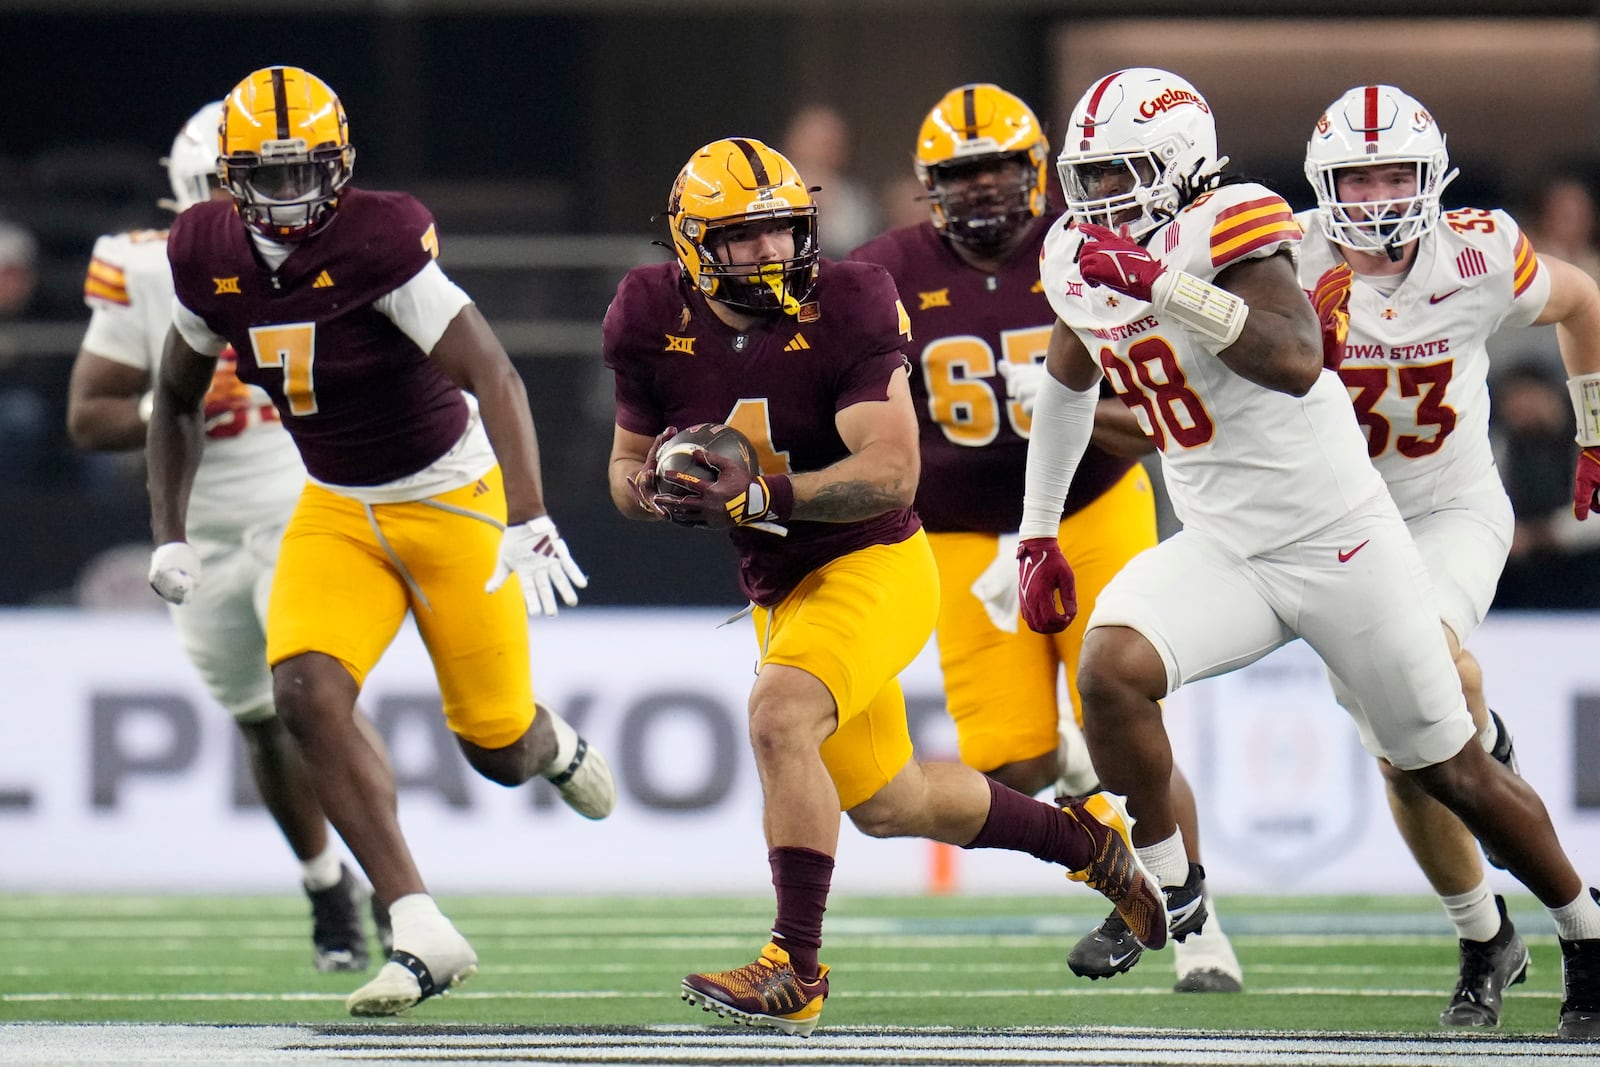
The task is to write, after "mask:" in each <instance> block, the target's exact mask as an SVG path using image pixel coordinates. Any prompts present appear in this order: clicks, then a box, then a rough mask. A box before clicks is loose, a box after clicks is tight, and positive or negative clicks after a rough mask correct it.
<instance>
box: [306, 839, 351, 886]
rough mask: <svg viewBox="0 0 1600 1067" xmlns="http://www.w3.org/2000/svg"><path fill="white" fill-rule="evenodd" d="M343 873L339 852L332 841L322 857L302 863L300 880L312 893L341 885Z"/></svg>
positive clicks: (314, 857)
mask: <svg viewBox="0 0 1600 1067" xmlns="http://www.w3.org/2000/svg"><path fill="white" fill-rule="evenodd" d="M343 873H344V868H343V865H342V864H341V863H340V862H339V850H338V849H336V848H334V847H333V842H332V841H329V842H328V847H327V848H325V849H323V850H322V852H321V854H320V855H316V856H312V857H311V858H310V859H308V860H301V861H300V880H301V881H302V882H304V883H305V884H306V888H307V889H309V890H311V891H312V892H316V891H317V890H319V889H332V888H333V887H334V886H336V885H338V884H339V879H340V877H341V876H342V875H343Z"/></svg>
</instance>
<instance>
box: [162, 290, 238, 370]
mask: <svg viewBox="0 0 1600 1067" xmlns="http://www.w3.org/2000/svg"><path fill="white" fill-rule="evenodd" d="M172 324H173V325H174V326H176V327H177V328H178V333H180V334H182V335H183V339H184V340H185V341H187V342H188V344H189V347H190V348H192V349H194V350H195V351H196V352H198V353H200V354H201V355H202V356H216V355H220V354H221V353H222V350H223V349H224V348H227V347H228V342H227V340H226V339H225V338H223V337H221V336H219V335H218V334H216V333H214V332H213V331H212V329H211V327H209V326H207V325H206V320H205V319H202V318H201V317H200V316H199V315H196V314H195V313H194V312H192V311H190V310H189V309H188V308H186V307H184V306H183V301H181V300H179V299H178V298H177V297H173V298H172Z"/></svg>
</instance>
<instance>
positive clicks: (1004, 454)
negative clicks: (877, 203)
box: [850, 218, 1135, 533]
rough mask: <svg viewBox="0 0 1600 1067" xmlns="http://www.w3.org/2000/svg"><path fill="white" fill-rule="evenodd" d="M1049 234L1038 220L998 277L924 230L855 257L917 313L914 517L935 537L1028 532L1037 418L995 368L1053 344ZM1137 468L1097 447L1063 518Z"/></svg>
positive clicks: (881, 241)
mask: <svg viewBox="0 0 1600 1067" xmlns="http://www.w3.org/2000/svg"><path fill="white" fill-rule="evenodd" d="M1051 224H1052V220H1050V219H1044V218H1041V219H1039V220H1037V221H1036V222H1035V223H1034V224H1033V229H1032V232H1031V233H1030V234H1029V237H1028V240H1027V241H1025V242H1024V243H1023V244H1022V246H1021V247H1020V248H1018V249H1017V251H1016V252H1014V253H1013V254H1012V256H1011V258H1010V259H1009V260H1008V261H1007V262H1006V263H1004V264H1002V266H1001V268H1000V271H999V272H998V273H996V274H986V273H984V272H983V271H980V270H975V269H974V268H973V267H971V266H969V265H968V264H967V263H965V262H964V261H963V260H961V259H960V258H959V257H958V256H957V255H956V254H955V252H954V251H952V250H951V248H950V246H949V244H948V243H947V242H946V241H945V239H944V238H942V237H940V236H939V233H938V231H937V230H935V229H934V228H933V225H932V224H931V223H926V222H924V223H922V224H920V225H917V226H904V227H901V228H900V229H897V230H891V231H889V232H888V233H886V234H884V235H883V236H882V237H879V238H876V239H875V240H872V241H869V242H868V243H866V244H864V245H862V246H861V247H860V248H858V249H856V250H855V251H854V252H852V253H850V258H851V259H852V260H862V261H865V262H869V263H878V264H881V265H882V266H884V267H886V268H888V271H889V273H890V274H891V275H893V276H894V280H895V283H896V284H897V285H898V286H899V287H900V298H901V299H902V300H903V301H904V302H905V306H906V311H907V312H909V313H910V315H911V336H912V337H913V338H915V341H914V343H912V344H911V345H910V346H908V349H907V351H908V353H909V354H910V356H911V357H912V359H911V398H912V400H913V401H914V402H915V403H916V406H917V421H918V423H919V424H920V426H921V439H922V481H921V482H920V483H919V484H918V486H917V512H918V514H920V515H921V516H922V521H923V522H924V523H925V524H926V525H927V527H928V529H929V530H933V531H936V532H941V533H943V532H951V531H966V532H977V533H1009V532H1011V531H1013V530H1016V529H1017V528H1018V527H1019V526H1020V525H1021V524H1022V490H1023V484H1022V483H1023V471H1024V468H1025V466H1026V464H1027V456H1028V431H1029V429H1030V428H1031V427H1032V425H1033V420H1032V419H1031V418H1030V417H1029V416H1028V415H1027V414H1026V413H1025V412H1024V411H1023V410H1022V408H1021V407H1020V406H1019V405H1017V404H1016V403H1014V402H1012V401H1009V400H1007V399H1006V383H1005V379H1004V378H1002V377H1001V376H1000V372H999V370H998V369H997V368H998V367H999V365H1000V364H1001V363H1002V362H1005V361H1008V360H1009V361H1011V362H1015V363H1023V362H1027V361H1029V360H1032V359H1035V358H1042V357H1043V356H1044V352H1045V349H1046V348H1047V347H1048V346H1049V343H1050V329H1051V327H1052V326H1053V325H1054V324H1055V320H1056V316H1055V312H1054V311H1053V310H1051V308H1050V302H1049V300H1047V299H1046V298H1045V295H1044V289H1043V288H1042V287H1041V286H1040V284H1039V246H1040V245H1042V244H1043V243H1044V235H1045V231H1046V230H1047V229H1048V228H1049V227H1050V225H1051ZM1134 462H1135V461H1134V460H1132V459H1127V458H1123V457H1119V456H1113V455H1111V454H1110V453H1108V452H1103V451H1101V450H1100V449H1098V448H1095V447H1094V446H1093V445H1090V446H1089V449H1088V451H1086V452H1085V453H1084V455H1083V462H1082V463H1081V465H1080V466H1079V467H1078V473H1077V475H1076V476H1075V477H1074V478H1073V479H1072V490H1071V492H1069V493H1068V494H1067V503H1066V508H1065V511H1064V514H1067V515H1071V514H1072V513H1073V512H1075V511H1078V510H1080V509H1081V508H1084V507H1086V506H1088V505H1089V504H1090V503H1092V502H1093V501H1094V500H1095V499H1096V498H1097V497H1099V496H1100V494H1102V493H1104V492H1105V491H1106V490H1107V489H1109V488H1110V487H1111V486H1113V485H1115V484H1116V483H1117V481H1118V479H1120V478H1121V477H1122V476H1123V475H1124V474H1126V473H1127V471H1128V468H1129V467H1131V466H1133V464H1134Z"/></svg>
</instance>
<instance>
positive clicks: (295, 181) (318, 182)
mask: <svg viewBox="0 0 1600 1067" xmlns="http://www.w3.org/2000/svg"><path fill="white" fill-rule="evenodd" d="M354 159H355V149H354V148H353V147H352V146H350V145H344V146H342V147H341V146H333V145H330V146H324V147H321V148H316V149H313V150H311V151H309V152H307V151H288V152H281V153H276V154H273V155H271V156H268V157H266V158H265V159H263V158H261V157H259V156H257V155H256V154H255V153H253V152H245V153H239V154H236V155H233V156H229V157H227V158H226V159H224V160H223V166H222V173H223V176H224V180H225V181H226V183H227V189H228V191H229V192H230V193H232V194H233V198H234V200H235V202H237V204H238V205H239V215H240V216H241V217H242V218H243V219H244V221H245V222H246V223H248V224H249V225H250V226H251V227H252V228H253V229H255V230H256V231H257V232H259V233H261V234H263V235H264V236H266V237H269V238H271V239H272V240H274V241H300V240H304V239H305V238H307V237H310V236H311V235H312V234H315V233H318V232H320V231H321V230H322V229H323V228H324V227H325V226H327V224H328V223H329V222H332V221H333V208H334V207H335V206H336V205H337V204H338V199H339V190H340V189H342V188H343V187H344V184H345V182H347V181H349V180H350V167H351V164H352V163H353V162H354Z"/></svg>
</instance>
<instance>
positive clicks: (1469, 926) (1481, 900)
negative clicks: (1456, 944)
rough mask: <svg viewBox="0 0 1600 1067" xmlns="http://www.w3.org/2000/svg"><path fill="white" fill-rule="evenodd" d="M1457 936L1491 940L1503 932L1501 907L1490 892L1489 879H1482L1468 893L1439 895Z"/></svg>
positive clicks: (1464, 938) (1476, 939) (1465, 938)
mask: <svg viewBox="0 0 1600 1067" xmlns="http://www.w3.org/2000/svg"><path fill="white" fill-rule="evenodd" d="M1439 903H1440V904H1443V905H1444V913H1445V915H1446V916H1447V917H1448V918H1449V919H1450V925H1451V926H1454V927H1455V928H1456V936H1457V937H1458V938H1460V939H1461V940H1463V941H1490V940H1493V939H1494V935H1495V934H1498V933H1499V932H1500V908H1499V907H1498V906H1497V905H1496V904H1495V902H1494V894H1493V893H1491V892H1489V883H1488V882H1487V881H1483V882H1479V883H1478V884H1477V885H1476V886H1474V887H1473V888H1471V889H1469V890H1467V891H1466V892H1465V893H1456V894H1453V895H1451V896H1443V895H1441V896H1440V897H1439Z"/></svg>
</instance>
